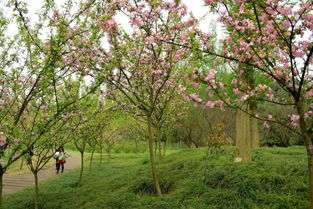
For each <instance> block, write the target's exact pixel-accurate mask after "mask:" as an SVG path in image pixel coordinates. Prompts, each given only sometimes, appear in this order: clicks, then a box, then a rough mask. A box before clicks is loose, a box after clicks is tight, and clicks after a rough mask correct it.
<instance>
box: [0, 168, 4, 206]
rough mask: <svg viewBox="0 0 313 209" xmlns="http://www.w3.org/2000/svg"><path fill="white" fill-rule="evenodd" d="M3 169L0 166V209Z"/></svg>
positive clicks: (0, 204)
mask: <svg viewBox="0 0 313 209" xmlns="http://www.w3.org/2000/svg"><path fill="white" fill-rule="evenodd" d="M3 174H4V172H3V169H2V166H1V165H0V209H1V208H2V190H3Z"/></svg>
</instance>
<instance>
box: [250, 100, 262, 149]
mask: <svg viewBox="0 0 313 209" xmlns="http://www.w3.org/2000/svg"><path fill="white" fill-rule="evenodd" d="M249 107H250V111H251V114H253V115H255V114H256V109H257V105H256V102H255V101H251V102H249ZM250 125H251V140H252V141H251V146H252V147H251V148H252V149H254V148H258V147H259V146H260V135H259V128H258V120H257V119H256V118H254V117H251V116H250Z"/></svg>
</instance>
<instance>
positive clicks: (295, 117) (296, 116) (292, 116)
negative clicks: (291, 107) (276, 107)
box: [290, 114, 300, 122]
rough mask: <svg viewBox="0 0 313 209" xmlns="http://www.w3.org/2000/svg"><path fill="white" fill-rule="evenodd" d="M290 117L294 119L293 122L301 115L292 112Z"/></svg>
mask: <svg viewBox="0 0 313 209" xmlns="http://www.w3.org/2000/svg"><path fill="white" fill-rule="evenodd" d="M290 119H291V120H292V121H293V122H296V121H298V120H299V119H300V115H295V114H292V115H290Z"/></svg>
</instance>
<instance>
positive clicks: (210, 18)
mask: <svg viewBox="0 0 313 209" xmlns="http://www.w3.org/2000/svg"><path fill="white" fill-rule="evenodd" d="M7 1H8V0H4V1H3V0H0V7H1V9H3V8H4V5H5V4H6V3H7ZM23 1H24V2H26V3H28V4H29V17H30V19H31V21H32V22H36V21H37V18H36V15H35V12H36V11H38V10H39V9H40V7H41V6H42V0H23ZM55 1H56V3H57V4H58V5H59V6H61V5H62V4H64V3H65V2H66V1H67V0H55ZM34 2H36V3H34ZM182 2H183V3H184V4H186V6H187V8H188V10H189V11H191V12H192V13H193V14H194V16H195V17H196V18H202V17H203V16H205V18H204V19H203V21H202V22H201V23H200V29H201V30H202V31H204V32H208V31H209V30H210V28H212V24H215V23H216V17H215V16H214V15H212V14H209V13H208V11H209V9H208V8H207V7H205V6H204V1H203V0H182ZM5 11H6V12H10V11H9V10H8V9H5ZM116 20H117V22H118V23H121V24H122V25H123V26H124V27H127V25H128V24H129V23H128V19H127V18H126V17H125V16H124V17H123V16H122V15H118V16H117V17H116ZM16 31H17V30H16V26H14V25H12V26H11V27H10V33H11V34H14V33H15V32H16ZM217 32H218V34H219V35H222V29H221V26H220V25H219V24H217Z"/></svg>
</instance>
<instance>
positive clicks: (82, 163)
mask: <svg viewBox="0 0 313 209" xmlns="http://www.w3.org/2000/svg"><path fill="white" fill-rule="evenodd" d="M80 159H81V167H80V173H79V179H78V182H77V187H79V186H80V185H81V181H82V178H83V172H84V153H83V152H80Z"/></svg>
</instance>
